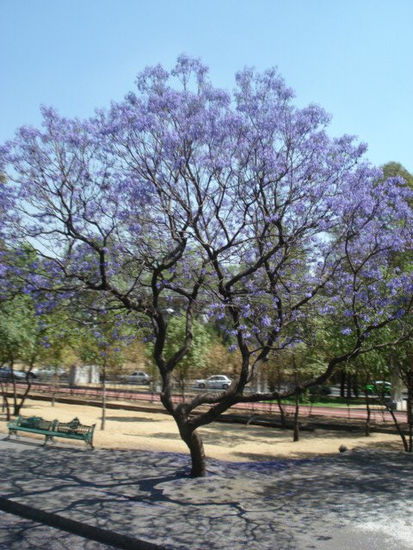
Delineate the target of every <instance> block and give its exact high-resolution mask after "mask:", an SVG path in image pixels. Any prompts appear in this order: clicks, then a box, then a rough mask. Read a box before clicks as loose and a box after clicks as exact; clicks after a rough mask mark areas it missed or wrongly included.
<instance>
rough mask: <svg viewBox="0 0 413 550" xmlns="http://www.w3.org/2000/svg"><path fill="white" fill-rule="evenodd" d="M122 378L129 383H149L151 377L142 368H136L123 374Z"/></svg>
mask: <svg viewBox="0 0 413 550" xmlns="http://www.w3.org/2000/svg"><path fill="white" fill-rule="evenodd" d="M123 380H124V381H125V382H129V384H149V382H150V381H151V377H150V376H149V374H147V373H146V372H145V371H143V370H136V371H135V372H132V374H128V375H127V376H125V377H124V378H123Z"/></svg>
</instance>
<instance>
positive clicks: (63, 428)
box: [54, 418, 95, 434]
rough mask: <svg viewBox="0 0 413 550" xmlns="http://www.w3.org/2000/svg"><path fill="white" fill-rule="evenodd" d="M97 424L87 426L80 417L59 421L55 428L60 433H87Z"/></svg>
mask: <svg viewBox="0 0 413 550" xmlns="http://www.w3.org/2000/svg"><path fill="white" fill-rule="evenodd" d="M94 429H95V425H93V426H86V425H85V424H81V423H80V421H79V419H78V418H74V419H73V420H71V421H70V422H57V423H56V425H55V426H54V430H55V431H56V432H60V433H68V434H70V433H74V434H87V433H90V432H93V430H94Z"/></svg>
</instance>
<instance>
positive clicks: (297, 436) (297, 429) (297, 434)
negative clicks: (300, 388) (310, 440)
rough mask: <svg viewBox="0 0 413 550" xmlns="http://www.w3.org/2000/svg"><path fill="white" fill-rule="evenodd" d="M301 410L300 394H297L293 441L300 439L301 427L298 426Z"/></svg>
mask: <svg viewBox="0 0 413 550" xmlns="http://www.w3.org/2000/svg"><path fill="white" fill-rule="evenodd" d="M299 409H300V392H296V394H295V411H294V437H293V441H298V440H299V439H300V427H299V425H298V413H299Z"/></svg>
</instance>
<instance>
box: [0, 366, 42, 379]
mask: <svg viewBox="0 0 413 550" xmlns="http://www.w3.org/2000/svg"><path fill="white" fill-rule="evenodd" d="M27 375H28V376H29V378H37V377H36V375H35V374H34V373H33V372H29V373H26V372H23V371H21V370H14V369H13V371H12V370H11V368H9V367H1V368H0V380H1V381H7V380H12V379H13V376H14V379H15V380H16V381H18V380H26V376H27Z"/></svg>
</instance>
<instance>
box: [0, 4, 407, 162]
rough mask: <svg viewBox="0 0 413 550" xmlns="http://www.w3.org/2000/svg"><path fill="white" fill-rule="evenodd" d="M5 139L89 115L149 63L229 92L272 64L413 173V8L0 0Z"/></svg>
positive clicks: (337, 130) (375, 155) (302, 98)
mask: <svg viewBox="0 0 413 550" xmlns="http://www.w3.org/2000/svg"><path fill="white" fill-rule="evenodd" d="M0 24H1V31H0V67H1V76H2V78H1V86H0V141H3V140H4V139H6V138H8V137H11V135H12V134H13V132H14V130H15V129H16V128H17V127H18V126H20V125H22V124H33V125H38V124H39V122H40V115H39V106H40V104H46V105H53V106H54V107H56V108H57V109H58V111H59V112H60V113H61V114H62V115H66V116H80V117H84V116H85V117H86V116H89V115H91V114H93V111H94V108H95V107H104V106H106V105H108V104H109V102H110V100H112V99H120V98H122V97H123V96H124V95H125V94H126V93H127V91H129V90H130V89H132V88H133V82H134V79H135V76H136V74H137V73H138V72H139V71H140V70H141V69H142V68H143V67H145V66H146V65H151V64H155V63H158V62H160V63H162V64H164V65H165V66H166V67H171V66H172V65H173V63H174V61H175V59H176V57H177V55H178V54H180V53H187V54H189V55H193V56H197V57H201V58H202V60H203V61H204V62H205V63H206V64H207V65H209V67H210V73H211V77H212V80H213V82H214V83H215V84H216V85H219V86H221V87H225V88H229V89H231V88H232V86H233V76H234V73H235V72H236V71H237V70H239V69H241V68H242V67H244V66H245V65H247V66H255V67H257V68H258V69H265V68H268V67H271V66H278V68H279V70H280V72H281V74H282V75H283V76H284V78H285V80H286V82H287V84H288V85H289V86H291V87H293V88H294V89H295V92H296V94H297V102H298V103H299V104H300V105H304V104H306V103H309V102H316V103H318V104H320V105H322V106H323V107H324V108H325V109H326V110H327V111H328V112H329V113H330V114H331V115H332V116H333V122H332V125H331V130H330V133H331V134H332V135H339V134H342V133H348V134H355V135H357V136H358V137H359V138H360V140H361V141H365V142H367V143H368V145H369V151H368V157H369V158H370V160H371V161H372V162H373V163H375V164H383V163H385V162H387V161H389V160H395V161H398V162H401V163H402V164H403V165H404V166H405V167H406V168H407V169H408V170H409V171H410V172H413V32H412V28H413V0H392V1H390V0H192V1H191V0H152V1H151V0H147V1H143V0H0Z"/></svg>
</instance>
